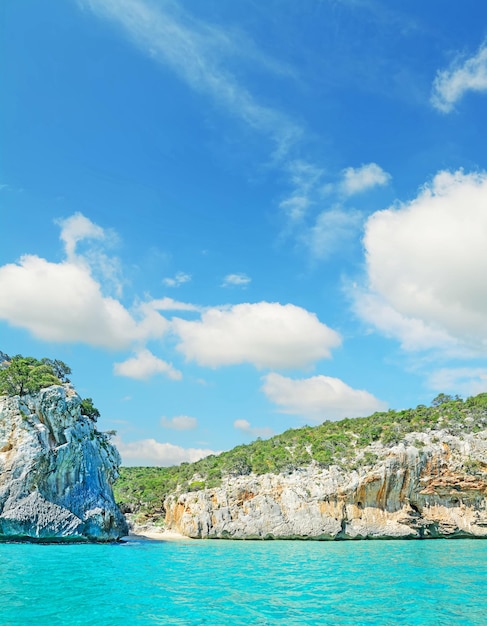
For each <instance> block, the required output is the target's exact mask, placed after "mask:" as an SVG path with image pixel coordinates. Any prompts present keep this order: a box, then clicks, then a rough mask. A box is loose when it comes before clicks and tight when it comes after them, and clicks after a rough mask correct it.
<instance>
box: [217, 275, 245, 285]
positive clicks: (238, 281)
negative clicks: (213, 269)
mask: <svg viewBox="0 0 487 626" xmlns="http://www.w3.org/2000/svg"><path fill="white" fill-rule="evenodd" d="M251 280H252V279H251V278H250V277H249V276H247V274H227V276H225V278H224V279H223V283H222V287H246V286H247V285H248V284H249V283H250V282H251Z"/></svg>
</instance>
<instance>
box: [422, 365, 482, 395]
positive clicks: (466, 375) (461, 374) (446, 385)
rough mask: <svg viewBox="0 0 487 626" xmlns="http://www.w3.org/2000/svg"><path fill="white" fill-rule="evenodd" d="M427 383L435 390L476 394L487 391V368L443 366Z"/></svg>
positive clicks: (431, 375)
mask: <svg viewBox="0 0 487 626" xmlns="http://www.w3.org/2000/svg"><path fill="white" fill-rule="evenodd" d="M427 384H428V387H429V388H430V389H434V390H435V391H441V392H448V393H454V394H459V395H462V396H475V395H477V394H478V393H484V392H486V391H487V369H486V368H485V367H456V368H455V367H452V368H443V369H440V370H437V371H436V372H433V373H432V374H430V376H429V377H428V381H427Z"/></svg>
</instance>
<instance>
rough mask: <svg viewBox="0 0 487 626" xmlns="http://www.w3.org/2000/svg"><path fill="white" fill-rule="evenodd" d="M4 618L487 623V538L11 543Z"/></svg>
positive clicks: (3, 559)
mask: <svg viewBox="0 0 487 626" xmlns="http://www.w3.org/2000/svg"><path fill="white" fill-rule="evenodd" d="M0 583H1V585H0V588H1V592H0V624H1V626H11V625H12V626H13V625H15V626H30V625H32V626H34V625H35V626H44V625H49V626H55V625H57V624H70V625H71V624H72V625H75V624H79V625H83V626H90V625H93V626H95V625H96V626H116V625H118V624H124V625H127V626H131V625H132V624H134V625H140V626H145V625H147V624H167V625H172V624H174V625H181V624H184V625H191V626H193V625H198V624H208V625H211V626H217V625H220V624H222V625H240V624H242V625H243V624H245V625H249V624H256V625H264V624H276V625H277V624H279V625H284V626H288V625H289V626H291V625H296V626H297V625H300V626H302V625H303V624H333V625H335V624H374V625H382V624H384V625H385V624H391V625H396V624H407V625H408V626H414V625H416V624H431V625H433V624H434V625H435V626H436V625H442V624H445V625H448V626H451V625H456V624H461V625H462V626H468V625H474V624H475V625H477V624H482V625H487V541H474V540H457V541H455V540H450V541H445V540H437V541H375V542H373V541H368V542H365V541H364V542H338V543H328V542H300V541H268V542H256V541H245V542H231V541H182V542H149V541H131V542H128V543H126V544H124V545H30V544H3V545H0Z"/></svg>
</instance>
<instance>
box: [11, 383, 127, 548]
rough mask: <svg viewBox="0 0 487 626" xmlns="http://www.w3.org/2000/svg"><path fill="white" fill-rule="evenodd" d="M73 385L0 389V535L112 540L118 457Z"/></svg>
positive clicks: (118, 528)
mask: <svg viewBox="0 0 487 626" xmlns="http://www.w3.org/2000/svg"><path fill="white" fill-rule="evenodd" d="M80 408H81V398H80V397H79V396H78V394H77V393H76V392H75V390H74V389H73V387H72V386H71V385H62V386H53V387H48V388H46V389H42V390H41V391H40V392H39V393H37V394H35V395H32V396H22V397H20V396H1V397H0V540H5V539H27V540H29V539H30V540H38V541H63V540H65V541H66V540H69V541H114V540H117V539H119V538H120V537H122V536H123V535H126V534H127V532H128V529H127V524H126V522H125V519H124V517H123V515H122V513H121V512H120V510H119V508H118V506H117V505H116V504H115V501H114V498H113V493H112V484H113V481H114V480H115V479H116V477H117V476H118V467H119V465H120V457H119V454H118V452H117V450H116V449H115V448H114V446H113V445H112V444H111V443H110V441H109V439H108V437H107V436H106V435H104V434H102V433H100V432H98V431H97V430H96V429H95V423H94V422H93V420H92V419H91V418H89V417H88V416H86V415H82V414H81V410H80Z"/></svg>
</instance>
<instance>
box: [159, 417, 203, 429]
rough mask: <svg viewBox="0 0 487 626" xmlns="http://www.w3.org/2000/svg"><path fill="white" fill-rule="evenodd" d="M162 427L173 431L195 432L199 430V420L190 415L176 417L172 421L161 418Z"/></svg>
mask: <svg viewBox="0 0 487 626" xmlns="http://www.w3.org/2000/svg"><path fill="white" fill-rule="evenodd" d="M161 426H162V427H163V428H170V429H172V430H195V429H196V428H198V420H197V419H196V417H190V416H189V415H176V416H175V417H171V418H170V419H169V418H167V417H161Z"/></svg>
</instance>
